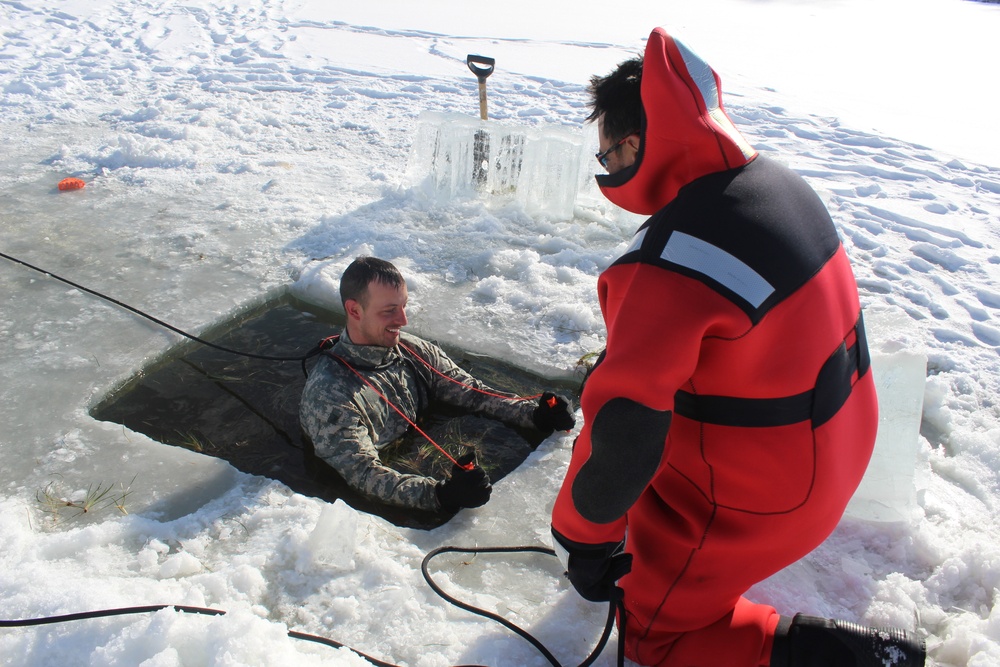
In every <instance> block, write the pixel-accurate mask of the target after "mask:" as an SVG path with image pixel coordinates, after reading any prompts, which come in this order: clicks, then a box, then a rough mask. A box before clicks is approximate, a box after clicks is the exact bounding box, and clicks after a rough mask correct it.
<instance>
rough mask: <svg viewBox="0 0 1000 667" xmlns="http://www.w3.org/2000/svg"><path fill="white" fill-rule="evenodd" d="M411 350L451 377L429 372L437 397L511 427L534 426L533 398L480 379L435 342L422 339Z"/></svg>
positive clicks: (536, 402)
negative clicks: (532, 416)
mask: <svg viewBox="0 0 1000 667" xmlns="http://www.w3.org/2000/svg"><path fill="white" fill-rule="evenodd" d="M414 349H415V351H416V352H417V353H418V354H420V355H421V356H422V357H423V358H424V359H425V360H426V361H427V362H428V363H430V364H432V365H433V366H434V367H435V368H436V369H437V370H438V371H439V372H440V373H441V375H444V376H445V377H447V378H450V379H451V380H455V382H451V381H450V380H446V379H445V378H444V377H441V376H440V375H437V374H436V373H433V372H430V371H429V375H430V376H431V377H430V383H431V387H432V388H433V391H434V396H435V398H437V399H438V400H441V401H444V402H445V403H448V404H450V405H456V406H459V407H463V408H467V409H469V410H473V411H475V412H476V413H478V414H482V415H485V416H487V417H492V418H493V419H497V420H499V421H502V422H504V423H506V424H510V425H513V426H522V427H526V428H533V427H534V425H535V424H534V422H533V421H532V419H531V415H532V413H533V412H534V411H535V408H536V407H538V401H537V400H535V399H524V398H520V397H518V396H515V395H514V394H510V393H507V392H503V391H498V390H496V389H494V388H493V387H490V386H489V385H487V384H485V383H483V382H480V381H479V380H477V379H476V378H474V377H472V376H471V375H469V374H468V373H466V372H465V371H464V370H463V369H462V368H461V367H459V366H458V365H457V364H456V363H455V362H454V361H452V360H451V357H449V356H448V355H447V354H445V352H444V350H442V349H441V348H439V347H438V346H437V345H432V344H430V343H427V342H424V344H423V345H421V346H420V347H415V348H414ZM418 363H419V362H418ZM459 383H461V384H459ZM463 385H465V386H463ZM470 387H471V388H470ZM477 390H478V391H477ZM482 392H488V393H482Z"/></svg>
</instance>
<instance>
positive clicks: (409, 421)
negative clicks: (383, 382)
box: [320, 336, 541, 470]
mask: <svg viewBox="0 0 1000 667" xmlns="http://www.w3.org/2000/svg"><path fill="white" fill-rule="evenodd" d="M338 337H339V336H330V337H328V338H325V339H323V341H322V342H321V343H320V347H321V348H324V347H325V346H326V345H327V344H331V343H332V342H333V339H335V338H338ZM399 346H400V347H401V348H403V349H404V350H406V351H407V352H409V353H410V354H411V355H413V356H414V357H415V358H416V359H417V360H419V361H420V363H422V364H423V365H424V366H426V367H427V368H429V369H431V371H433V372H434V373H436V374H437V375H439V376H441V377H443V378H444V379H445V380H448V381H449V382H454V383H455V384H457V385H459V386H460V387H464V388H466V389H470V390H472V391H475V392H479V393H480V394H485V395H486V396H493V397H495V398H506V399H510V398H511V397H510V396H504V395H502V394H497V393H494V392H491V391H485V390H483V389H479V388H477V387H473V386H471V385H468V384H466V383H464V382H461V381H459V380H456V379H455V378H452V377H448V376H447V375H445V374H444V373H442V372H441V371H439V370H438V369H436V368H434V366H432V365H431V363H430V362H429V361H427V360H426V359H424V358H423V357H421V356H420V355H419V354H417V353H416V352H414V351H413V350H411V349H410V348H409V347H407V346H406V345H403V343H402V342H400V343H399ZM327 354H328V355H330V356H331V357H333V358H334V359H336V360H337V361H339V362H340V363H342V364H344V366H345V367H346V368H347V369H348V370H350V371H351V372H352V373H354V374H355V375H357V376H358V377H359V378H360V379H361V381H362V382H364V383H365V384H366V385H367V386H368V387H369V388H370V389H371V390H372V391H374V392H375V394H376V395H377V396H378V397H379V398H381V399H382V400H383V401H385V403H386V405H388V406H389V407H390V408H392V409H393V410H395V411H396V414H398V415H399V416H400V417H402V418H403V419H404V420H406V423H407V424H409V425H410V426H412V427H413V428H414V429H416V431H417V433H419V434H420V435H422V436H424V438H426V439H427V442H429V443H431V444H432V445H434V448H435V449H437V450H438V451H439V452H441V453H442V454H444V456H445V458H446V459H448V460H449V461H451V462H452V463H454V464H455V465H457V466H458V467H460V468H462V469H463V470H472V469H473V468H474V467H475V463H467V464H465V465H462V464H460V463H459V462H458V461H456V460H455V457H453V456H452V455H451V454H449V453H448V452H447V451H446V450H445V448H444V447H442V446H441V445H439V444H438V443H437V442H435V441H434V438H432V437H431V436H429V435H428V434H427V433H426V432H425V431H424V430H423V429H422V428H420V427H419V426H417V424H416V422H414V421H413V420H412V419H410V418H409V417H408V416H406V414H405V413H404V412H403V411H402V410H400V409H399V407H397V406H396V404H395V403H393V402H392V401H390V400H389V399H388V397H386V396H385V394H383V393H382V392H380V391H379V390H378V389H377V388H376V387H375V385H374V384H372V383H371V381H370V380H369V379H368V378H366V377H365V376H364V375H362V374H361V373H360V372H359V371H358V370H357V369H356V368H354V366H352V365H351V364H350V363H348V362H347V360H346V359H344V358H343V357H340V356H338V355H336V354H334V353H333V352H327ZM540 396H541V394H537V395H535V396H526V397H522V398H517V399H515V400H521V401H531V400H534V399H536V398H539V397H540Z"/></svg>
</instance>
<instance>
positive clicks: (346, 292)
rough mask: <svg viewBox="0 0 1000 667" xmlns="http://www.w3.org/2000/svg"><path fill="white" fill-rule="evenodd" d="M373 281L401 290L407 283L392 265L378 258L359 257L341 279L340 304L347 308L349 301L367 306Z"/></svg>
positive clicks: (345, 270)
mask: <svg viewBox="0 0 1000 667" xmlns="http://www.w3.org/2000/svg"><path fill="white" fill-rule="evenodd" d="M373 281H377V282H380V283H382V284H383V285H388V286H389V287H395V288H396V289H399V288H400V287H402V286H403V285H404V284H405V283H406V281H405V280H404V279H403V274H402V273H400V272H399V269H397V268H396V267H395V266H393V265H392V263H390V262H387V261H385V260H384V259H379V258H378V257H364V256H362V257H358V258H357V259H355V260H354V261H353V262H351V264H350V266H348V267H347V268H346V269H344V275H342V276H341V277H340V302H341V303H342V304H343V305H344V308H347V301H348V300H354V301H357V302H358V303H360V304H361V305H362V306H364V305H366V304H367V300H368V285H369V284H371V283H372V282H373Z"/></svg>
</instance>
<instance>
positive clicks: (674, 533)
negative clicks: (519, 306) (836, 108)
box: [552, 29, 925, 667]
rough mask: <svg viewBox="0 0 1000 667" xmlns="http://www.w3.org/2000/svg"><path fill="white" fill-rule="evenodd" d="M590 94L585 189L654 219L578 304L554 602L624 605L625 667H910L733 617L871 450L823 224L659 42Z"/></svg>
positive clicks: (855, 637)
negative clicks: (576, 383)
mask: <svg viewBox="0 0 1000 667" xmlns="http://www.w3.org/2000/svg"><path fill="white" fill-rule="evenodd" d="M591 83H592V85H591V93H592V95H593V113H592V114H591V117H590V118H589V120H595V119H596V120H597V122H598V129H599V131H598V135H599V137H600V149H601V153H599V154H598V156H597V157H598V160H599V161H600V162H601V164H602V165H603V166H604V167H605V169H606V170H607V171H608V174H607V175H599V176H597V181H598V184H599V185H600V186H601V189H602V190H603V192H604V194H605V196H606V197H607V198H608V199H610V200H611V201H612V202H614V203H615V204H618V205H619V206H622V207H623V208H625V209H627V210H629V211H633V212H636V213H641V214H645V215H651V216H652V217H650V218H649V219H648V220H647V221H646V222H645V223H644V224H643V225H642V226H641V227H640V228H639V230H638V232H637V233H636V234H635V237H634V238H633V240H632V243H631V245H630V246H629V247H628V248H627V249H626V250H625V253H624V254H623V255H622V256H621V257H619V258H618V259H617V260H616V261H615V262H614V263H613V264H612V265H611V266H610V267H609V268H608V269H607V270H606V271H605V272H604V273H603V274H602V275H601V276H600V280H599V283H598V291H599V298H600V303H601V308H602V311H603V314H604V319H605V322H606V324H607V347H606V349H605V351H604V353H603V354H602V355H601V358H600V360H599V361H598V363H597V364H596V365H595V367H594V369H593V371H592V373H591V374H590V376H589V378H588V379H587V382H586V385H585V387H584V391H583V396H582V408H583V415H584V420H585V425H584V427H583V429H582V430H581V432H580V435H579V438H578V439H577V441H576V444H575V445H574V450H573V456H572V459H571V461H570V465H569V470H568V472H567V475H566V479H565V481H564V482H563V484H562V488H561V489H560V491H559V495H558V497H557V499H556V503H555V507H554V509H553V515H552V533H553V536H554V538H555V546H556V550H557V552H560V555H562V556H563V557H564V563H565V565H566V568H567V573H568V575H569V579H570V581H571V582H572V584H573V586H574V587H575V588H576V590H577V591H578V592H579V593H580V594H581V595H582V596H583V597H585V598H587V599H589V600H594V601H601V600H610V599H616V598H618V597H622V596H623V602H624V610H625V614H624V618H619V627H620V628H621V627H624V631H625V645H626V654H627V655H628V657H629V658H630V659H631V660H633V661H635V662H637V663H639V664H641V665H664V666H670V667H690V666H693V665H705V666H710V667H751V666H756V665H764V666H768V665H769V666H771V667H792V666H800V665H801V666H808V667H814V666H824V667H827V666H829V667H834V666H836V667H840V666H852V667H853V666H855V665H857V666H861V665H895V666H914V665H923V664H924V659H925V648H924V643H923V641H922V640H921V639H919V638H918V637H916V636H915V635H914V634H911V633H909V632H905V631H902V630H896V629H883V630H876V629H873V628H867V627H862V626H859V625H856V624H854V623H848V622H842V621H832V620H827V619H822V618H817V617H810V616H804V615H802V614H799V615H796V616H795V617H794V618H789V617H785V616H781V615H779V614H778V613H777V612H776V610H775V609H774V608H773V607H770V606H767V605H762V604H754V603H752V602H750V601H749V600H747V599H746V598H744V597H743V594H744V593H745V592H746V591H747V590H748V589H749V588H750V587H751V586H752V585H753V584H755V583H757V582H759V581H761V580H763V579H765V578H767V577H768V576H770V575H772V574H773V573H775V572H777V571H778V570H780V569H782V568H784V567H785V566H787V565H789V564H791V563H793V562H795V561H796V560H798V559H800V558H801V557H803V556H805V555H806V554H808V553H809V552H810V551H811V550H813V549H814V548H815V547H816V546H817V545H819V544H820V543H821V542H822V541H823V540H824V539H825V538H826V537H827V536H828V535H829V534H830V533H831V531H832V530H833V529H834V527H835V526H836V525H837V523H838V521H839V520H840V518H841V515H842V514H843V511H844V508H845V507H846V505H847V502H848V500H849V499H850V498H851V495H852V494H853V493H854V490H855V489H856V487H857V486H858V483H859V482H860V481H861V478H862V475H863V474H864V472H865V468H866V466H867V465H868V460H869V458H870V456H871V453H872V447H873V445H874V442H875V431H876V426H877V421H878V406H877V402H876V396H875V388H874V384H873V381H872V373H871V372H870V370H869V356H868V348H867V345H866V343H865V332H864V326H863V323H862V319H861V308H860V303H859V298H858V290H857V285H856V283H855V279H854V275H853V273H852V270H851V267H850V264H849V263H848V259H847V255H846V253H845V252H844V248H843V247H842V245H841V244H840V241H839V238H838V236H837V232H836V229H835V228H834V225H833V222H832V221H831V219H830V216H829V214H828V212H827V211H826V209H825V207H824V206H823V204H822V203H821V201H820V199H819V197H818V196H817V195H816V194H815V192H813V190H812V189H811V188H810V187H809V186H808V185H807V184H806V183H805V181H804V180H803V179H802V178H800V177H799V176H798V175H796V174H795V173H793V172H792V171H791V170H790V169H788V168H786V167H784V166H782V165H781V164H778V163H777V162H774V161H772V160H770V159H768V158H766V157H762V156H759V155H758V154H757V152H756V151H755V150H754V149H753V148H752V147H751V146H750V145H749V144H748V143H747V141H746V140H745V139H744V138H743V137H742V136H741V135H740V133H739V132H738V131H737V130H736V128H735V127H734V126H733V124H732V122H731V121H730V119H729V118H728V117H727V116H726V114H725V112H724V110H723V106H722V101H721V99H720V90H719V78H718V76H717V75H716V74H715V72H714V71H713V70H712V69H711V68H709V67H708V65H707V64H706V63H704V62H703V61H701V60H700V59H699V58H698V57H697V56H695V55H694V54H693V53H692V52H691V51H690V50H688V49H687V47H685V46H684V45H683V44H681V43H680V42H679V41H677V40H675V39H673V38H671V37H670V36H669V35H668V34H667V33H666V32H664V31H663V30H662V29H656V30H654V31H653V33H652V34H651V35H650V37H649V41H648V42H647V46H646V51H645V55H644V57H643V58H636V59H634V60H630V61H627V62H624V63H622V64H621V65H619V66H618V68H617V69H616V70H615V71H614V72H613V73H611V74H609V75H608V76H606V77H594V78H593V79H592V82H591ZM616 582H617V585H616ZM619 587H620V588H619Z"/></svg>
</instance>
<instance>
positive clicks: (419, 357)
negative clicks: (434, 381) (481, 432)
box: [399, 342, 542, 401]
mask: <svg viewBox="0 0 1000 667" xmlns="http://www.w3.org/2000/svg"><path fill="white" fill-rule="evenodd" d="M399 346H400V347H401V348H403V349H404V350H406V351H407V352H409V353H410V354H412V355H413V356H414V357H416V358H417V359H419V360H420V363H422V364H423V365H424V366H427V368H429V369H431V370H432V371H433V372H435V373H437V374H438V375H440V376H441V377H443V378H444V379H445V380H447V381H448V382H454V383H455V384H457V385H458V386H460V387H465V388H466V389H471V390H472V391H478V392H479V393H480V394H485V395H486V396H493V397H495V398H506V399H510V398H511V397H510V396H504V395H503V394H496V393H494V392H492V391H484V390H483V389H478V388H476V387H473V386H472V385H468V384H465V383H464V382H461V381H459V380H456V379H455V378H453V377H448V376H447V375H445V374H444V373H442V372H441V371H439V370H438V369H436V368H434V366H432V365H431V363H430V362H429V361H427V360H426V359H424V358H423V357H421V356H420V355H419V354H417V353H416V352H414V351H413V350H411V349H410V348H408V347H406V346H405V345H403V343H402V342H400V343H399ZM541 396H542V395H541V394H535V395H534V396H518V397H516V398H515V399H514V400H519V401H533V400H535V399H536V398H541Z"/></svg>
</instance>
